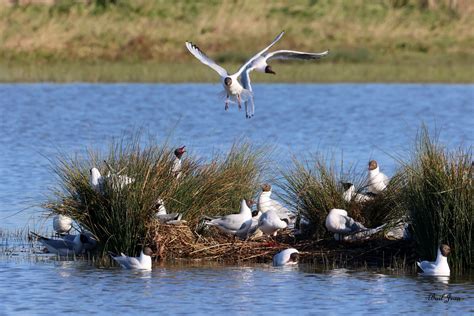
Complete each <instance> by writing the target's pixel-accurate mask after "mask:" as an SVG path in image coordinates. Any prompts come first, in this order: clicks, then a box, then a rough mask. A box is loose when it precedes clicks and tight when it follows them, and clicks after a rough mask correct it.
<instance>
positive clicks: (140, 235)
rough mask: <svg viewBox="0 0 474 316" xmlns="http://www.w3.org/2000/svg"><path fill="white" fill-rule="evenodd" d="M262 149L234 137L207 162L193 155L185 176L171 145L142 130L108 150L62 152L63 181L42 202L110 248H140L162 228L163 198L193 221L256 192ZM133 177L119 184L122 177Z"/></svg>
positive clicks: (229, 209)
mask: <svg viewBox="0 0 474 316" xmlns="http://www.w3.org/2000/svg"><path fill="white" fill-rule="evenodd" d="M263 155H264V151H263V150H260V149H258V148H255V147H253V146H250V145H249V144H247V143H245V142H242V143H235V144H234V146H233V147H232V148H231V149H230V151H229V153H228V154H227V155H218V154H217V155H215V156H214V157H213V158H212V159H211V161H210V162H209V163H204V161H203V160H201V159H197V158H195V157H193V156H192V155H188V156H187V157H186V158H185V159H184V161H183V167H182V173H183V175H182V176H181V177H180V178H179V179H176V178H175V177H174V175H173V174H172V173H171V172H170V170H171V167H172V164H173V161H174V154H173V148H170V147H169V145H168V144H166V143H165V144H161V145H158V144H156V142H154V140H153V139H149V140H148V143H147V144H146V145H143V142H142V139H141V137H140V135H136V134H135V135H133V136H130V137H123V138H121V139H116V140H114V141H112V143H111V144H110V146H109V150H108V153H107V154H106V155H105V156H102V155H100V154H99V153H98V152H97V151H93V150H89V151H88V156H87V157H81V156H78V155H76V156H73V157H69V156H67V155H64V154H62V155H59V157H58V158H57V160H54V161H52V163H53V169H54V171H55V173H56V174H57V176H58V178H59V187H58V188H56V189H55V190H54V191H53V197H52V198H51V199H50V200H49V201H48V202H46V203H45V204H44V208H45V209H47V210H48V211H50V212H52V213H57V214H64V215H67V216H70V217H71V218H73V219H74V220H75V221H77V222H78V223H79V224H80V225H81V226H82V227H83V228H84V229H87V230H89V231H91V232H92V233H93V234H94V235H95V236H96V237H97V239H98V241H99V244H100V248H101V249H100V250H101V251H103V252H105V251H107V250H111V251H114V252H125V253H130V254H133V253H138V252H139V251H140V249H141V248H142V247H143V246H144V245H145V244H146V243H147V242H151V241H152V240H151V239H153V236H154V235H155V232H154V231H153V230H154V229H156V228H157V227H159V223H158V221H156V220H155V219H154V215H155V214H156V212H157V210H158V206H157V204H156V201H157V200H158V199H162V200H164V201H165V203H166V207H167V209H168V211H172V212H179V213H183V219H184V220H186V221H187V222H188V223H189V225H190V226H191V227H193V226H194V225H196V224H197V223H198V221H199V219H200V218H201V217H202V216H203V215H204V214H206V215H211V216H212V215H216V214H223V213H226V212H227V213H231V212H233V211H235V209H238V205H239V202H240V199H242V198H244V197H245V198H250V197H252V196H253V195H254V194H255V193H256V191H257V188H258V183H259V178H260V174H261V172H262V168H263V163H262V159H261V158H262V157H263ZM92 167H96V168H98V169H99V170H100V172H101V174H103V175H107V174H108V173H110V174H111V176H109V177H105V181H104V182H103V185H102V186H101V188H100V190H95V189H94V188H93V187H92V186H91V185H90V182H89V174H90V169H91V168H92ZM124 175H126V176H128V177H130V178H132V179H133V181H132V182H131V183H129V184H126V185H120V184H119V183H118V179H120V176H124Z"/></svg>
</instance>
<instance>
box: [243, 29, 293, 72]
mask: <svg viewBox="0 0 474 316" xmlns="http://www.w3.org/2000/svg"><path fill="white" fill-rule="evenodd" d="M283 34H285V31H283V32H281V33H280V34H278V36H277V37H275V39H274V40H273V42H272V43H271V44H270V45H268V46H267V47H265V48H264V49H262V50H261V51H259V52H258V53H257V54H256V55H254V56H253V57H252V58H250V59H249V60H248V61H247V62H246V63H245V64H243V65H242V66H241V67H240V68H239V70H238V71H237V72H236V73H235V75H236V76H237V77H238V76H240V75H241V74H242V72H243V71H244V70H245V69H246V68H247V67H248V66H249V65H250V64H251V63H252V62H253V61H254V60H255V59H257V58H258V57H259V56H261V55H262V54H263V53H265V52H266V51H267V50H269V49H270V48H271V47H272V46H273V45H275V44H276V42H278V41H279V40H280V38H281V37H282V36H283Z"/></svg>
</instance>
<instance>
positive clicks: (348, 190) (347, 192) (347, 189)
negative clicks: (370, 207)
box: [342, 182, 373, 203]
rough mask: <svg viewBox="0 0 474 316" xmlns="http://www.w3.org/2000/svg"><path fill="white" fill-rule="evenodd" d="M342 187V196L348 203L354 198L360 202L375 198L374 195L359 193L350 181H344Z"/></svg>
mask: <svg viewBox="0 0 474 316" xmlns="http://www.w3.org/2000/svg"><path fill="white" fill-rule="evenodd" d="M342 187H343V188H344V193H343V194H342V196H343V198H344V201H346V202H347V203H350V202H351V201H352V200H354V201H356V202H358V203H362V202H367V201H369V200H372V199H373V197H372V196H369V195H366V194H362V193H357V192H356V189H355V186H354V185H353V184H352V183H350V182H343V183H342Z"/></svg>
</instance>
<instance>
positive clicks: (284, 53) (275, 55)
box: [241, 50, 329, 118]
mask: <svg viewBox="0 0 474 316" xmlns="http://www.w3.org/2000/svg"><path fill="white" fill-rule="evenodd" d="M328 53H329V51H325V52H322V53H305V52H298V51H294V50H277V51H274V52H271V53H263V54H261V55H260V56H258V57H257V58H256V59H254V60H253V61H252V62H251V63H250V64H249V65H248V67H247V68H246V69H245V71H244V72H243V73H242V77H241V81H242V86H243V87H244V89H247V90H248V91H250V92H252V85H251V84H250V72H251V71H252V70H255V71H259V72H264V73H270V74H276V73H275V72H274V71H273V69H272V67H271V66H270V65H268V64H267V62H269V61H271V60H275V59H300V60H315V59H320V58H321V57H323V56H326V55H327V54H328ZM245 111H246V114H247V118H250V117H252V116H253V115H254V112H255V107H254V103H253V100H250V101H245Z"/></svg>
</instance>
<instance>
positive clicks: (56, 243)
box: [38, 237, 74, 250]
mask: <svg viewBox="0 0 474 316" xmlns="http://www.w3.org/2000/svg"><path fill="white" fill-rule="evenodd" d="M38 240H39V242H41V243H42V244H43V245H44V246H45V247H47V248H48V249H49V248H50V247H51V248H54V249H56V250H59V249H69V250H73V249H74V242H73V241H71V240H66V239H49V238H46V237H41V238H39V239H38Z"/></svg>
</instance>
